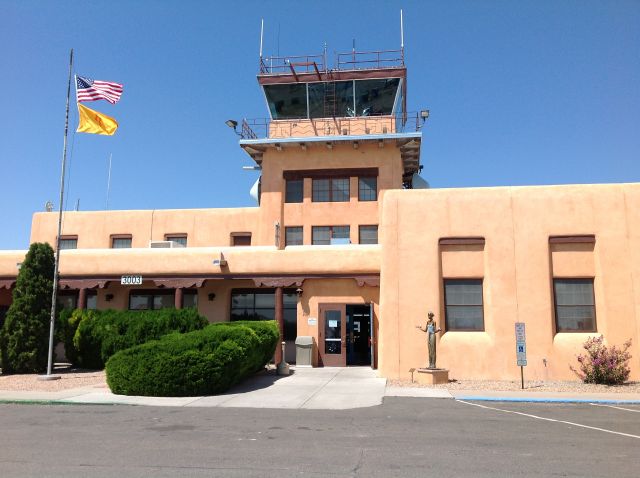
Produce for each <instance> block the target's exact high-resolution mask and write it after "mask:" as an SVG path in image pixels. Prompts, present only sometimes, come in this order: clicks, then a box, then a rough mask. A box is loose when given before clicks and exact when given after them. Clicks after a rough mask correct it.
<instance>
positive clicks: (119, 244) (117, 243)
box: [111, 236, 131, 249]
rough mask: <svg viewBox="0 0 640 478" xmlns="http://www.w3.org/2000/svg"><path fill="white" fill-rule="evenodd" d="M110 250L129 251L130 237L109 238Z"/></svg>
mask: <svg viewBox="0 0 640 478" xmlns="http://www.w3.org/2000/svg"><path fill="white" fill-rule="evenodd" d="M111 248H112V249H129V248H131V236H114V237H112V238H111Z"/></svg>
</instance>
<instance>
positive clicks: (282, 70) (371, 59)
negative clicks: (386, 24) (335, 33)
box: [259, 49, 404, 75]
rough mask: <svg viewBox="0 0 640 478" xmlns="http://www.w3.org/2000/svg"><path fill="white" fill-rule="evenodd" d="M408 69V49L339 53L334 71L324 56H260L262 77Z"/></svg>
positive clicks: (336, 55) (335, 58) (335, 60)
mask: <svg viewBox="0 0 640 478" xmlns="http://www.w3.org/2000/svg"><path fill="white" fill-rule="evenodd" d="M398 67H404V49H400V50H373V51H350V52H347V53H336V54H335V57H334V64H333V68H330V67H329V65H328V62H327V55H326V53H324V54H322V55H297V56H271V57H260V65H259V71H260V74H261V75H288V74H293V75H295V74H297V73H320V72H322V73H326V72H328V71H330V70H334V71H336V70H338V71H339V70H365V69H381V68H398Z"/></svg>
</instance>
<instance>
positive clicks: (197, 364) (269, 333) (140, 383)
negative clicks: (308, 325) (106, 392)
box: [106, 321, 279, 397]
mask: <svg viewBox="0 0 640 478" xmlns="http://www.w3.org/2000/svg"><path fill="white" fill-rule="evenodd" d="M278 341H279V333H278V327H277V325H276V323H275V322H274V321H261V322H253V321H249V322H225V323H218V324H211V325H209V326H207V327H205V328H204V329H202V330H199V331H196V332H190V333H187V334H170V335H166V336H165V337H163V338H161V339H160V340H154V341H152V342H148V343H145V344H142V345H139V346H136V347H132V348H130V349H127V350H123V351H121V352H118V353H116V354H115V355H114V356H113V357H111V358H110V359H109V361H108V362H107V366H106V372H107V383H108V384H109V387H110V388H111V391H112V392H113V393H117V394H121V395H144V396H152V397H186V396H199V395H215V394H219V393H222V392H224V391H226V390H228V389H229V388H230V387H231V386H232V385H235V384H236V383H238V382H240V381H241V380H243V379H245V378H246V377H248V376H249V375H251V374H253V373H255V372H256V371H258V370H260V369H261V368H263V367H264V366H265V365H266V364H267V363H268V362H269V360H270V359H271V357H272V356H273V353H274V351H275V349H276V345H277V344H278Z"/></svg>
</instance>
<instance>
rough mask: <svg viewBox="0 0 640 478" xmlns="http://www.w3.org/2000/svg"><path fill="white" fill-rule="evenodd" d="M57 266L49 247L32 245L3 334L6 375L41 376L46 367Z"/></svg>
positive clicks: (1, 343) (1, 347)
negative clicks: (11, 373) (36, 374)
mask: <svg viewBox="0 0 640 478" xmlns="http://www.w3.org/2000/svg"><path fill="white" fill-rule="evenodd" d="M54 262H55V259H54V255H53V249H52V248H51V246H50V245H49V244H47V243H34V244H31V247H29V252H28V253H27V256H26V257H25V260H24V262H23V263H22V267H21V268H20V272H19V273H18V278H17V280H16V287H15V289H14V291H13V302H12V304H11V306H10V307H9V310H8V311H7V317H6V320H5V322H4V327H3V328H2V331H0V353H1V358H2V368H3V371H6V372H14V373H25V372H42V371H43V370H45V369H46V367H47V352H48V349H49V320H50V317H51V292H52V287H53V269H54Z"/></svg>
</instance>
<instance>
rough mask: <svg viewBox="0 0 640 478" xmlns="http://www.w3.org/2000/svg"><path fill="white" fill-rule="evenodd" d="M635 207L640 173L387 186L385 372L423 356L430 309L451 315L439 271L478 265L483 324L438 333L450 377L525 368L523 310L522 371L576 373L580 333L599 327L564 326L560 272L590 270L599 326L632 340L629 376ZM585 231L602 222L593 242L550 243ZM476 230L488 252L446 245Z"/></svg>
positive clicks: (464, 272) (637, 242) (635, 319)
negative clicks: (561, 181) (420, 187)
mask: <svg viewBox="0 0 640 478" xmlns="http://www.w3.org/2000/svg"><path fill="white" fill-rule="evenodd" d="M638 211H640V185H638V184H616V185H576V186H543V187H511V188H480V189H464V190H460V189H441V190H424V191H397V192H396V191H391V192H389V193H387V195H386V196H385V199H384V204H383V209H382V229H381V243H382V250H383V254H382V269H381V291H382V292H381V298H380V316H381V321H380V349H381V350H380V356H381V360H380V370H381V373H382V374H383V375H384V376H387V377H404V378H408V377H409V369H410V368H413V367H421V366H424V365H425V363H426V360H427V344H426V340H425V335H424V334H423V333H421V332H419V331H418V330H417V329H416V328H415V326H416V324H419V323H424V321H425V319H426V314H427V312H428V310H433V311H434V312H435V313H436V320H437V322H438V324H439V326H443V325H444V304H443V302H444V300H443V292H442V279H443V277H447V276H448V277H452V276H456V275H459V276H461V277H473V276H477V275H478V272H479V269H482V270H481V271H480V272H482V276H481V277H482V278H483V298H484V308H483V310H484V323H485V330H484V331H482V332H457V331H445V332H444V333H443V334H442V335H441V337H440V338H439V340H438V366H440V367H446V368H448V369H450V373H451V377H452V378H458V379H462V378H486V379H506V378H509V379H517V378H518V377H519V368H518V367H517V366H516V360H515V338H514V323H515V322H517V321H520V322H525V323H526V324H527V355H528V363H529V364H528V366H527V367H526V369H525V376H526V377H527V378H530V379H575V375H573V373H572V372H571V371H570V370H569V364H570V363H571V364H573V365H576V361H575V355H576V354H577V353H580V352H581V344H582V343H583V342H584V340H585V339H586V338H587V337H589V336H590V335H593V334H588V333H567V332H565V333H556V331H555V322H554V305H553V291H552V278H553V275H554V274H555V276H556V277H572V276H573V277H588V276H590V275H591V276H592V277H594V295H595V304H596V318H597V333H598V334H603V335H604V336H605V338H606V340H607V342H609V343H611V344H622V343H623V342H624V341H625V340H627V339H629V338H631V339H632V340H633V349H632V351H631V352H632V354H633V359H632V378H636V379H637V378H638V377H640V347H638V342H639V338H640V336H639V333H638V330H639V328H640V308H639V303H640V262H639V252H638V249H640V217H639V215H638ZM581 234H595V237H596V240H595V244H594V245H593V246H592V249H593V250H592V251H589V250H588V247H587V250H585V247H584V245H571V246H570V247H568V248H567V247H565V249H566V250H562V249H563V248H562V247H558V248H556V250H553V251H552V248H551V247H550V244H549V237H550V236H557V235H581ZM470 236H482V237H484V238H485V241H486V242H485V245H484V247H483V248H482V250H481V251H480V253H479V254H480V255H481V257H482V260H481V262H480V261H478V260H477V259H478V257H479V256H478V255H477V254H478V253H477V252H473V253H470V252H461V253H460V255H459V257H458V258H453V257H446V256H447V255H448V256H452V255H455V254H456V252H451V251H446V253H444V254H445V256H443V252H442V251H441V249H440V248H439V245H438V243H439V239H441V238H446V237H470ZM465 254H466V255H467V257H465ZM469 254H471V256H470V255H469ZM471 257H473V258H471ZM443 268H444V269H445V270H444V273H443ZM456 268H457V270H458V271H459V273H456V272H455V271H456ZM545 362H546V365H545Z"/></svg>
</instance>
